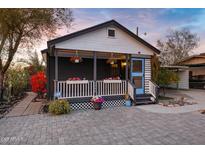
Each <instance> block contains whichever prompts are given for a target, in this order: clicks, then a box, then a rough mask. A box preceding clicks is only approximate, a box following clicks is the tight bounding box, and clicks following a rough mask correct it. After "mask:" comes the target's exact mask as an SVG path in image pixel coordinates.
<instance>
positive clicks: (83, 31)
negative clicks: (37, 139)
mask: <svg viewBox="0 0 205 154" xmlns="http://www.w3.org/2000/svg"><path fill="white" fill-rule="evenodd" d="M112 25H113V26H116V27H118V28H119V29H121V30H122V31H124V32H126V33H127V34H128V35H130V36H131V37H133V38H134V39H136V40H137V41H139V42H140V43H142V44H144V45H145V46H147V47H148V48H150V49H152V50H153V51H154V52H155V53H157V54H159V53H160V51H159V50H158V49H157V48H155V47H154V46H152V45H151V44H149V43H148V42H146V41H145V40H143V39H142V38H140V37H139V36H137V35H136V34H134V33H133V32H131V31H130V30H128V29H127V28H126V27H124V26H122V25H121V24H119V23H118V22H117V21H115V20H110V21H107V22H104V23H101V24H98V25H95V26H92V27H89V28H86V29H83V30H80V31H77V32H74V33H71V34H68V35H65V36H62V37H58V38H56V39H53V40H50V41H48V42H47V45H48V47H49V46H51V45H54V44H56V43H60V42H63V41H66V40H69V39H71V38H74V37H76V36H80V35H83V34H86V33H89V32H92V31H95V30H98V29H101V28H104V27H107V26H112Z"/></svg>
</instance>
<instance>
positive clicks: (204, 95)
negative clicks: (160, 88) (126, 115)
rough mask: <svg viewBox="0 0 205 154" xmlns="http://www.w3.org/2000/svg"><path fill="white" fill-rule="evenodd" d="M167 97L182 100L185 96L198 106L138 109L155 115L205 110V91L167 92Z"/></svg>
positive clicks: (146, 107)
mask: <svg viewBox="0 0 205 154" xmlns="http://www.w3.org/2000/svg"><path fill="white" fill-rule="evenodd" d="M166 96H169V97H172V98H180V97H181V96H184V97H186V98H189V99H190V100H192V101H193V102H196V103H197V104H193V105H185V106H179V107H164V106H162V105H158V104H154V105H143V106H138V107H137V108H139V109H143V110H146V111H149V112H153V113H174V114H176V113H187V112H194V111H198V110H204V109H205V90H198V89H190V90H167V92H166Z"/></svg>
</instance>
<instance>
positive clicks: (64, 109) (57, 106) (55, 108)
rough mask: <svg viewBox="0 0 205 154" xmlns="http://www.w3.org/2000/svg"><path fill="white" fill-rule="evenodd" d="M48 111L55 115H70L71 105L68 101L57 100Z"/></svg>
mask: <svg viewBox="0 0 205 154" xmlns="http://www.w3.org/2000/svg"><path fill="white" fill-rule="evenodd" d="M48 110H49V112H50V113H53V114H55V115H59V114H65V113H69V112H70V104H69V102H68V101H66V100H55V101H52V102H51V103H50V105H49V108H48Z"/></svg>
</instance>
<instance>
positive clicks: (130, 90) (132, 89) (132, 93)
mask: <svg viewBox="0 0 205 154" xmlns="http://www.w3.org/2000/svg"><path fill="white" fill-rule="evenodd" d="M128 95H129V96H130V97H131V99H132V100H134V99H135V87H134V86H133V85H132V83H130V82H128Z"/></svg>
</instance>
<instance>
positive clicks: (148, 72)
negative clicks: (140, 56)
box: [145, 58, 151, 93]
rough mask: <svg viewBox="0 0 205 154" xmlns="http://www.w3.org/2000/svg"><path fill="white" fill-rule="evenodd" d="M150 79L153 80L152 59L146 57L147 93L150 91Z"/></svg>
mask: <svg viewBox="0 0 205 154" xmlns="http://www.w3.org/2000/svg"><path fill="white" fill-rule="evenodd" d="M149 80H151V59H148V58H147V59H145V93H149Z"/></svg>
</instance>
